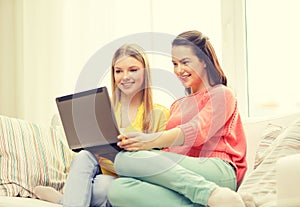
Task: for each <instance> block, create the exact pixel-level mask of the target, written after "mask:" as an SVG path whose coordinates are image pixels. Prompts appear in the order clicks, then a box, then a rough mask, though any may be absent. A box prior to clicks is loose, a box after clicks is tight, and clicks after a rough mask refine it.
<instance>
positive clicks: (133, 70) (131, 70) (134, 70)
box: [130, 68, 138, 72]
mask: <svg viewBox="0 0 300 207" xmlns="http://www.w3.org/2000/svg"><path fill="white" fill-rule="evenodd" d="M136 71H138V69H135V68H133V69H130V72H136Z"/></svg>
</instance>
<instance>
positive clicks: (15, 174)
mask: <svg viewBox="0 0 300 207" xmlns="http://www.w3.org/2000/svg"><path fill="white" fill-rule="evenodd" d="M0 140H1V142H0V195H4V196H21V197H35V195H34V193H33V189H34V187H35V186H37V185H47V186H52V187H54V188H56V189H58V190H60V189H62V187H63V185H64V182H65V180H66V176H67V172H68V168H69V166H70V163H71V160H72V157H73V155H74V153H73V152H72V151H71V150H70V149H69V147H68V144H67V142H66V139H65V135H64V131H63V129H62V128H61V127H50V126H41V125H37V124H34V123H29V122H27V121H24V120H20V119H16V118H10V117H6V116H0Z"/></svg>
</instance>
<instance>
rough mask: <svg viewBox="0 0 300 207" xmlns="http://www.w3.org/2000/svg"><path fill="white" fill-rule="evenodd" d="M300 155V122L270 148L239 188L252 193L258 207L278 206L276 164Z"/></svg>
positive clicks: (289, 128) (284, 131)
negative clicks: (280, 159) (282, 159)
mask: <svg viewBox="0 0 300 207" xmlns="http://www.w3.org/2000/svg"><path fill="white" fill-rule="evenodd" d="M298 153H300V120H298V121H296V122H295V123H293V124H291V126H289V127H287V128H286V129H285V130H283V131H282V132H281V133H280V135H279V136H278V137H277V138H276V139H275V140H274V141H273V142H272V144H271V145H270V146H269V148H268V154H267V155H266V156H265V158H264V159H263V161H262V162H261V163H260V165H258V167H257V168H256V169H255V170H253V171H252V172H251V173H250V174H249V176H248V177H247V178H246V180H244V182H243V183H242V185H241V186H240V188H239V190H238V191H239V192H240V193H251V194H252V195H253V196H254V198H255V201H256V202H257V206H276V200H277V194H276V171H275V170H276V162H277V160H278V159H279V158H282V157H285V156H288V155H293V154H298Z"/></svg>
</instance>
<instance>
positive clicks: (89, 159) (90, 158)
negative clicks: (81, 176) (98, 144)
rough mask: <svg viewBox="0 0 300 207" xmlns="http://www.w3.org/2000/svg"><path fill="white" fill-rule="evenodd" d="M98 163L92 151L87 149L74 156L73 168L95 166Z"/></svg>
mask: <svg viewBox="0 0 300 207" xmlns="http://www.w3.org/2000/svg"><path fill="white" fill-rule="evenodd" d="M97 165H98V162H97V159H96V157H95V156H94V155H93V154H92V153H90V152H89V151H86V150H81V151H80V152H79V153H78V154H77V155H76V156H74V158H73V160H72V164H71V168H77V167H78V168H80V169H84V168H90V167H91V168H94V167H95V166H97Z"/></svg>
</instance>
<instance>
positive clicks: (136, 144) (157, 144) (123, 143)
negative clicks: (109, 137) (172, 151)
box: [118, 127, 184, 151]
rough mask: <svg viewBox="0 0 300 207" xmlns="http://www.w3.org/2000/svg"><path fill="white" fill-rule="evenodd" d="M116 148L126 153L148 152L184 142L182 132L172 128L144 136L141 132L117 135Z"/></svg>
mask: <svg viewBox="0 0 300 207" xmlns="http://www.w3.org/2000/svg"><path fill="white" fill-rule="evenodd" d="M118 139H119V140H120V141H119V142H118V146H119V147H120V148H123V149H125V150H128V151H137V150H148V149H153V148H163V147H170V146H176V145H181V144H183V142H184V137H183V133H182V130H181V129H180V128H177V127H176V128H173V129H170V130H167V131H163V132H156V133H152V134H145V133H141V132H133V133H127V134H124V135H119V136H118Z"/></svg>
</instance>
